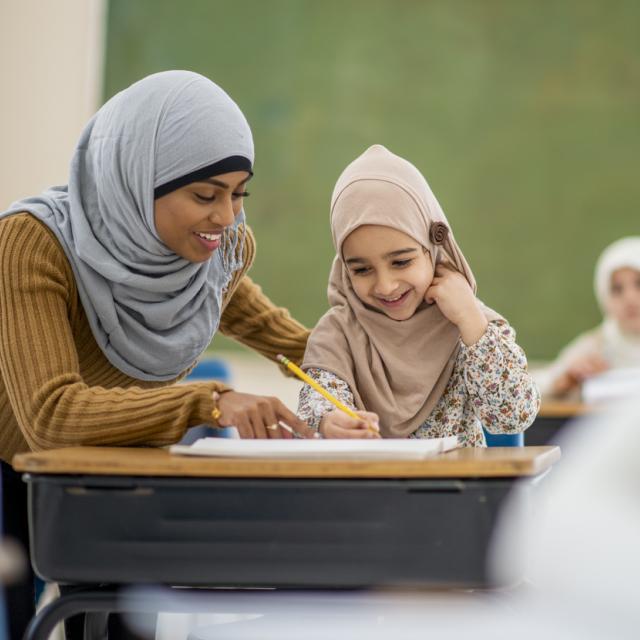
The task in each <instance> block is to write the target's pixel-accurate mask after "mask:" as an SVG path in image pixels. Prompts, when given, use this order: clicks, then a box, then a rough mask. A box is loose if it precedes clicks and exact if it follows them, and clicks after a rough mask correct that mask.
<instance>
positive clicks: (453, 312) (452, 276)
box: [424, 262, 489, 345]
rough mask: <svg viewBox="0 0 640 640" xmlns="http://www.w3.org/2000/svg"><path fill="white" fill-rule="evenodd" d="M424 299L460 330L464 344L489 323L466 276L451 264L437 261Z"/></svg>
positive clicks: (483, 329) (470, 341) (471, 342)
mask: <svg viewBox="0 0 640 640" xmlns="http://www.w3.org/2000/svg"><path fill="white" fill-rule="evenodd" d="M424 299H425V301H426V302H427V303H428V304H433V303H434V302H435V303H436V304H437V305H438V308H439V309H440V311H441V312H442V315H444V316H445V317H446V318H447V319H448V320H450V321H451V322H452V323H453V324H455V325H456V326H457V327H458V329H460V335H461V336H462V340H463V342H464V343H465V344H466V345H471V344H475V343H476V342H478V340H479V339H480V338H481V337H482V336H483V335H484V332H485V331H486V330H487V325H488V324H489V323H488V321H487V318H486V316H485V315H484V313H483V312H482V308H481V307H480V303H479V302H478V299H477V298H476V296H475V294H474V293H473V291H472V289H471V287H470V286H469V283H468V282H467V279H466V278H465V277H464V276H463V275H462V274H461V273H459V272H458V271H456V270H455V269H453V268H452V267H451V266H449V265H447V264H444V263H441V262H440V263H438V264H437V265H436V269H435V274H434V277H433V280H432V282H431V286H430V287H429V288H428V289H427V291H426V293H425V296H424Z"/></svg>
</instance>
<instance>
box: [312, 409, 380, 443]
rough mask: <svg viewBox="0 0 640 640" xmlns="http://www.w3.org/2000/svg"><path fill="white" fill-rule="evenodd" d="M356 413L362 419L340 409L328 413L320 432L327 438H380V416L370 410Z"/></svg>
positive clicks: (321, 423)
mask: <svg viewBox="0 0 640 640" xmlns="http://www.w3.org/2000/svg"><path fill="white" fill-rule="evenodd" d="M356 413H357V414H358V415H359V416H360V418H361V419H360V420H356V419H355V418H352V417H351V416H349V415H347V414H346V413H345V412H344V411H340V410H339V409H334V410H333V411H330V412H329V413H326V414H325V415H324V416H323V417H322V420H321V422H320V428H319V431H320V434H321V435H322V436H324V437H325V438H380V437H381V436H380V427H379V426H378V416H377V415H376V414H375V413H371V412H370V411H356ZM372 429H373V430H372Z"/></svg>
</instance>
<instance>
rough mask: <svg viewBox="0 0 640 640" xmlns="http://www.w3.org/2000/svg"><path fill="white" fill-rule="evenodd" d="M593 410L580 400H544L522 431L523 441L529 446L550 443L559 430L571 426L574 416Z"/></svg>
mask: <svg viewBox="0 0 640 640" xmlns="http://www.w3.org/2000/svg"><path fill="white" fill-rule="evenodd" d="M595 410H597V409H594V407H591V406H589V405H586V404H583V403H581V402H565V401H560V400H558V401H544V402H543V403H542V405H541V406H540V411H538V415H537V416H536V419H535V420H534V421H533V424H532V425H531V426H530V427H529V428H528V429H527V430H526V431H525V432H524V442H525V444H526V445H529V446H541V445H548V444H552V443H554V442H555V441H556V438H557V437H558V436H559V435H560V432H561V431H565V429H566V428H571V427H570V423H571V421H572V420H573V419H574V418H578V417H580V416H584V415H587V414H589V413H593V412H594V411H595Z"/></svg>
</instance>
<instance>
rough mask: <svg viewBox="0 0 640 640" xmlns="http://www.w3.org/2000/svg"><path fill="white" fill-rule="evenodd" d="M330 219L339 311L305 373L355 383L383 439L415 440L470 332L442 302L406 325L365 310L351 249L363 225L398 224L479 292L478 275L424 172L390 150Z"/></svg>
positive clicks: (363, 164) (346, 182) (338, 202)
mask: <svg viewBox="0 0 640 640" xmlns="http://www.w3.org/2000/svg"><path fill="white" fill-rule="evenodd" d="M330 215H331V232H332V237H333V243H334V246H335V249H336V257H335V259H334V261H333V266H332V269H331V274H330V277H329V287H328V298H329V304H330V307H331V308H330V309H329V311H328V312H327V313H326V314H325V315H324V316H323V317H322V318H321V319H320V321H319V323H318V325H317V326H316V328H315V329H314V330H313V332H312V334H311V337H310V339H309V342H308V345H307V350H306V352H305V356H304V362H303V368H304V369H310V368H320V369H325V370H327V371H330V372H332V373H334V374H335V375H337V376H338V377H339V378H341V379H342V380H344V381H345V382H347V384H348V385H349V387H350V389H351V391H352V392H353V395H354V399H355V402H356V406H357V407H358V409H366V410H368V411H373V412H375V413H377V414H378V416H379V417H380V428H381V432H382V435H383V436H385V437H389V438H406V437H407V436H409V435H410V434H411V433H413V432H414V431H415V430H416V429H417V428H418V427H419V426H420V425H421V424H423V423H424V421H425V420H426V418H427V417H428V416H429V414H430V413H431V411H432V410H433V409H434V407H435V406H436V404H437V402H438V400H439V399H440V397H441V396H442V394H443V393H444V390H445V388H446V386H447V383H448V381H449V378H450V377H451V374H452V372H453V367H454V365H455V361H456V357H457V355H458V351H459V349H460V333H459V331H458V328H457V327H456V326H455V325H454V324H452V323H451V322H450V321H449V320H448V319H447V318H446V317H445V316H444V315H443V314H442V313H441V312H440V309H439V308H438V307H437V305H435V304H431V305H427V304H426V303H425V304H424V305H421V306H420V307H419V308H418V309H417V311H416V312H415V313H414V315H413V316H412V317H411V318H409V319H407V320H402V321H397V320H393V319H392V318H390V317H388V316H387V315H386V314H384V313H382V312H379V311H377V310H374V309H371V308H370V307H368V306H366V305H364V304H363V303H362V302H361V301H360V299H359V298H358V296H357V295H356V293H355V291H354V289H353V287H352V285H351V281H350V278H349V272H348V269H347V267H346V265H345V263H344V261H343V257H342V245H343V243H344V241H345V239H346V238H347V237H348V236H349V234H350V233H351V232H352V231H354V230H355V229H357V228H358V227H360V226H362V225H382V226H386V227H391V228H393V229H397V230H399V231H402V232H403V233H405V234H407V235H408V236H410V237H411V238H414V239H415V240H417V241H418V242H420V243H421V244H422V245H423V246H424V247H425V248H426V249H427V250H428V251H429V255H430V257H431V261H432V263H433V266H434V268H435V265H436V264H437V263H438V262H441V261H447V262H449V263H450V264H451V265H452V266H453V267H455V269H457V270H458V271H459V272H460V273H462V274H463V275H464V277H465V278H466V279H467V282H468V283H469V285H470V287H471V288H472V289H473V291H474V292H475V290H476V283H475V279H474V277H473V274H472V272H471V269H470V267H469V265H468V264H467V261H466V259H465V257H464V255H463V254H462V252H461V251H460V248H459V247H458V245H457V243H456V241H455V239H454V237H453V234H452V232H451V229H450V227H449V224H448V222H447V219H446V216H445V214H444V212H443V211H442V208H441V207H440V204H439V203H438V201H437V200H436V198H435V196H434V195H433V193H432V191H431V189H430V188H429V185H428V184H427V182H426V180H425V179H424V177H423V176H422V174H421V173H420V172H419V171H418V170H417V169H416V168H415V167H414V166H413V165H412V164H411V163H409V162H407V161H406V160H404V159H402V158H400V157H399V156H397V155H395V154H393V153H391V152H390V151H388V150H387V149H386V148H385V147H383V146H381V145H374V146H372V147H370V148H369V149H367V150H366V151H365V152H364V153H363V154H362V155H361V156H360V157H358V158H356V160H354V161H353V162H352V163H351V164H350V165H349V166H348V167H347V168H346V169H345V170H344V172H343V173H342V175H341V176H340V178H339V179H338V182H337V184H336V186H335V189H334V191H333V196H332V198H331V214H330ZM484 311H485V314H486V316H487V318H488V319H489V320H494V319H498V318H500V316H499V315H498V314H497V313H495V312H494V311H492V310H491V309H488V308H486V307H484Z"/></svg>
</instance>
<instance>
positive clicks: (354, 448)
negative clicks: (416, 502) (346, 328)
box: [169, 436, 459, 460]
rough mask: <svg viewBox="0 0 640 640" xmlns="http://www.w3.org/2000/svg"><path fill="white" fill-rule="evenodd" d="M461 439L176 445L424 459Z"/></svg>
mask: <svg viewBox="0 0 640 640" xmlns="http://www.w3.org/2000/svg"><path fill="white" fill-rule="evenodd" d="M458 446H459V444H458V438H456V436H448V437H446V438H427V439H420V438H411V439H406V440H395V439H394V440H298V439H296V440H237V439H231V438H201V439H200V440H196V441H195V442H194V443H193V444H191V445H188V446H185V445H179V444H176V445H173V446H172V447H170V448H169V451H170V452H171V453H174V454H178V455H187V456H211V457H216V458H291V459H298V460H314V459H318V460H320V459H325V460H326V459H329V460H353V459H357V460H422V459H424V458H429V457H431V456H434V455H436V454H438V453H442V452H443V451H449V450H450V449H455V448H456V447H458Z"/></svg>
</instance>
